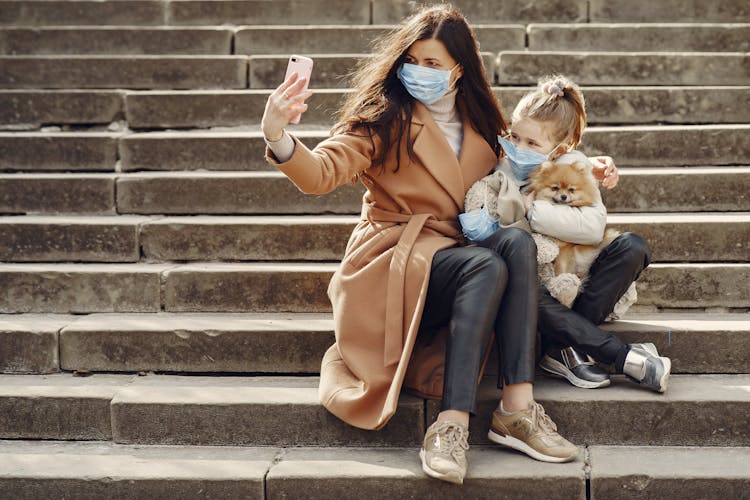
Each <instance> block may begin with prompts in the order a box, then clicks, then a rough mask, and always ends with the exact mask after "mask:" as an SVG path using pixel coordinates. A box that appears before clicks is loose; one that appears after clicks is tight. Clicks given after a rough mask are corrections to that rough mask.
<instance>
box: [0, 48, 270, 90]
mask: <svg viewBox="0 0 750 500" xmlns="http://www.w3.org/2000/svg"><path fill="white" fill-rule="evenodd" d="M282 76H283V75H282ZM0 87H3V88H50V89H69V88H79V89H89V88H131V89H190V88H215V89H236V88H245V87H247V58H246V57H244V56H210V57H208V56H120V57H117V56H0Z"/></svg>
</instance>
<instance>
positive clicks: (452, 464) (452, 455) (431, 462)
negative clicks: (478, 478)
mask: <svg viewBox="0 0 750 500" xmlns="http://www.w3.org/2000/svg"><path fill="white" fill-rule="evenodd" d="M468 449H469V430H468V428H467V427H466V426H465V425H463V424H460V423H458V422H453V421H450V420H447V421H444V422H435V423H434V424H432V425H431V426H430V427H428V428H427V432H426V433H425V435H424V443H423V444H422V449H421V450H419V458H421V459H422V470H424V471H425V473H426V474H427V475H429V476H432V477H434V478H437V479H442V480H443V481H448V482H450V483H456V484H463V482H464V476H465V475H466V467H467V466H468V464H467V462H466V450H468Z"/></svg>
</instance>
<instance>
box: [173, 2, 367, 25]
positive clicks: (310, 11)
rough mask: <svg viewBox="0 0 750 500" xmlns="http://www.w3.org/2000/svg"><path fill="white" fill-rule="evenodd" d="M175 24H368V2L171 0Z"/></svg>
mask: <svg viewBox="0 0 750 500" xmlns="http://www.w3.org/2000/svg"><path fill="white" fill-rule="evenodd" d="M165 3H166V10H167V19H168V20H169V23H170V24H175V25H185V24H189V25H217V24H229V25H242V24H252V25H255V24H259V25H268V24H370V2H369V1H365V2H350V1H348V0H305V1H303V2H300V1H298V0H273V1H268V0H219V1H216V0H173V1H170V2H165Z"/></svg>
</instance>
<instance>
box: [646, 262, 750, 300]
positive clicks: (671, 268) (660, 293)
mask: <svg viewBox="0 0 750 500" xmlns="http://www.w3.org/2000/svg"><path fill="white" fill-rule="evenodd" d="M638 304H644V305H654V306H657V307H667V308H669V307H688V308H690V307H750V264H727V263H722V264H653V265H651V266H649V267H648V268H647V269H646V270H645V271H644V272H643V274H641V277H640V278H638Z"/></svg>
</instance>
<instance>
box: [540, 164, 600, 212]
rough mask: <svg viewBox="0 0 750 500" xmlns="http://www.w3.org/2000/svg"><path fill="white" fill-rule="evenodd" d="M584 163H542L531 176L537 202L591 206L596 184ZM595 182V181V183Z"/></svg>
mask: <svg viewBox="0 0 750 500" xmlns="http://www.w3.org/2000/svg"><path fill="white" fill-rule="evenodd" d="M592 181H593V176H592V175H591V172H590V171H589V169H588V168H587V166H586V165H585V164H584V163H579V162H575V163H572V164H568V163H553V162H551V161H546V162H544V163H542V164H541V165H540V166H539V167H538V168H537V169H536V170H535V171H534V172H533V173H532V175H531V186H532V188H533V190H534V191H535V192H536V199H537V200H547V201H550V202H553V203H558V204H561V205H569V206H572V207H580V206H586V205H591V203H592V200H591V194H592V189H596V184H595V183H593V182H592ZM594 182H595V181H594Z"/></svg>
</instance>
